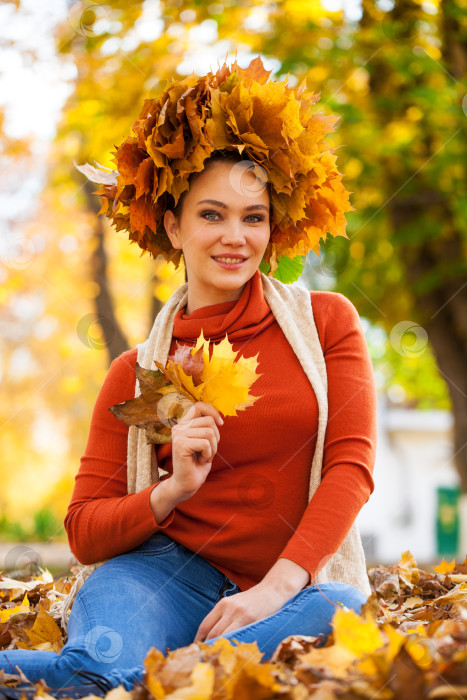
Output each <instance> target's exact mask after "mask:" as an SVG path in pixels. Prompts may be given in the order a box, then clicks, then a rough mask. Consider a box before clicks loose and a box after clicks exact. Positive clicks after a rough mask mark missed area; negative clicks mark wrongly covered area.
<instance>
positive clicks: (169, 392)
mask: <svg viewBox="0 0 467 700" xmlns="http://www.w3.org/2000/svg"><path fill="white" fill-rule="evenodd" d="M257 357H258V355H256V356H255V357H249V358H246V357H241V356H238V354H237V353H236V352H234V351H233V350H232V345H231V343H230V342H229V341H228V339H227V334H226V336H225V338H224V339H223V340H222V341H221V342H220V343H218V344H212V353H211V355H210V352H209V341H208V340H205V338H204V335H203V331H201V335H200V336H199V338H198V339H197V341H196V345H195V346H194V347H191V346H189V345H180V344H178V343H177V349H176V350H175V353H174V354H173V355H172V356H170V355H169V357H168V358H167V364H166V366H165V367H164V366H163V365H162V364H161V363H160V362H158V361H157V360H154V364H155V365H156V367H157V368H158V369H145V368H144V367H141V366H140V365H139V363H138V362H137V363H136V365H135V371H136V376H137V378H138V381H139V386H140V390H141V395H140V396H137V397H135V398H133V399H129V400H128V401H124V402H123V403H118V404H115V405H114V406H111V407H110V408H109V410H110V411H111V412H112V413H113V414H114V416H115V417H116V418H118V419H120V420H122V421H123V422H124V423H125V424H126V425H129V426H130V425H136V427H137V428H141V429H144V430H145V431H146V438H147V443H148V444H163V443H169V442H172V432H171V428H172V426H173V425H175V424H176V423H177V422H178V421H179V420H180V419H181V418H183V416H184V415H185V414H186V413H187V411H188V410H189V409H190V407H191V406H192V405H193V404H194V403H195V402H196V401H203V402H204V403H209V404H211V405H212V406H214V408H216V409H217V410H218V411H219V413H222V414H223V415H224V416H236V415H237V411H238V410H240V411H244V410H245V409H246V408H247V407H248V406H251V405H253V403H255V401H257V400H258V399H260V398H261V396H252V395H250V394H249V391H250V388H251V385H252V384H253V383H254V382H255V381H256V380H257V379H258V377H260V376H261V375H260V374H257V373H256V368H257V366H258V361H257Z"/></svg>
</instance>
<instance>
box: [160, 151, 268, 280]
mask: <svg viewBox="0 0 467 700" xmlns="http://www.w3.org/2000/svg"><path fill="white" fill-rule="evenodd" d="M219 161H220V162H222V163H240V161H250V158H248V156H244V155H242V154H241V153H239V152H238V151H229V150H226V149H218V150H216V151H213V152H212V153H211V155H210V156H209V157H208V158H206V160H205V161H204V163H203V166H204V167H203V170H200V171H199V172H196V173H191V175H190V176H189V177H188V184H189V187H191V185H192V184H193V183H194V182H195V181H196V180H197V178H198V177H199V176H200V175H202V174H203V173H204V172H206V170H207V168H209V167H210V166H211V165H212V164H213V163H217V162H219ZM250 162H251V161H250ZM266 188H267V191H268V194H269V219H270V221H271V219H272V199H271V183H270V182H269V180H268V181H267V183H266ZM188 191H189V189H188V190H184V192H182V194H181V195H180V197H179V199H178V202H177V206H174V199H173V197H172V195H169V196H170V199H171V200H172V205H170V204H169V205H168V206H167V209H168V210H169V211H172V212H173V214H174V216H175V218H176V219H177V222H180V219H181V218H182V213H183V205H184V202H185V198H186V195H187V193H188ZM185 282H188V277H187V271H186V266H185Z"/></svg>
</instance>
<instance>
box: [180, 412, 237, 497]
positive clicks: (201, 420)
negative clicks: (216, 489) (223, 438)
mask: <svg viewBox="0 0 467 700" xmlns="http://www.w3.org/2000/svg"><path fill="white" fill-rule="evenodd" d="M223 422H224V421H223V420H222V417H221V415H220V413H219V412H218V411H217V409H215V408H214V406H211V405H210V404H207V403H204V402H203V401H197V402H196V403H194V404H193V406H191V407H190V408H189V409H188V411H187V412H186V413H185V415H184V416H183V418H181V419H180V420H179V421H178V423H176V424H175V425H174V426H173V427H172V464H173V470H172V477H171V478H172V480H173V485H174V487H175V488H176V490H177V491H178V492H179V493H180V494H181V495H182V496H183V497H184V498H185V499H188V498H190V496H192V495H193V494H194V493H196V491H197V490H198V489H199V487H200V486H201V485H202V484H204V482H205V481H206V478H207V475H208V474H209V472H210V470H211V466H212V460H213V458H214V455H215V454H216V452H217V444H218V442H219V440H220V433H219V429H218V427H217V424H219V425H222V424H223Z"/></svg>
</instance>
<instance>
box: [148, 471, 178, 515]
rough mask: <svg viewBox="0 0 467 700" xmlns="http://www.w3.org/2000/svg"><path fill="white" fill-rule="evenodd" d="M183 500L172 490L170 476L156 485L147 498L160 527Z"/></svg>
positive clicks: (172, 485) (175, 490)
mask: <svg viewBox="0 0 467 700" xmlns="http://www.w3.org/2000/svg"><path fill="white" fill-rule="evenodd" d="M184 500H185V498H184V497H183V496H182V495H181V494H180V492H179V491H178V490H177V489H174V482H173V480H172V477H171V476H170V477H169V478H168V479H164V481H160V482H159V483H158V484H156V485H155V486H154V488H153V490H152V491H151V495H150V497H149V505H150V506H151V510H152V512H153V513H154V518H155V520H156V523H157V524H158V525H160V523H161V522H162V521H163V520H165V519H166V517H167V516H168V515H169V514H170V513H171V512H172V510H173V509H174V508H175V507H176V506H178V504H179V503H181V502H182V501H184Z"/></svg>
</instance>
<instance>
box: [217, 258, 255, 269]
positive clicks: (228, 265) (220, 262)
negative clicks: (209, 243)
mask: <svg viewBox="0 0 467 700" xmlns="http://www.w3.org/2000/svg"><path fill="white" fill-rule="evenodd" d="M232 257H235V256H232ZM212 259H213V260H214V262H216V263H217V264H218V265H220V266H221V267H223V268H225V269H226V270H238V269H239V268H240V267H241V266H242V265H243V263H245V262H246V261H247V260H248V258H244V259H243V260H240V261H239V262H234V263H232V262H229V263H228V262H224V261H223V260H217V259H216V258H215V257H214V256H212Z"/></svg>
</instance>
